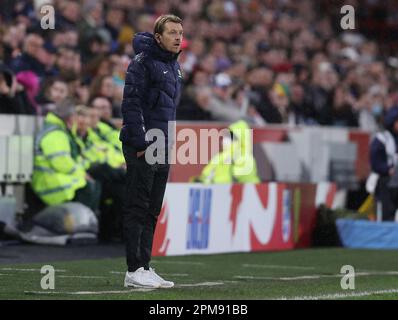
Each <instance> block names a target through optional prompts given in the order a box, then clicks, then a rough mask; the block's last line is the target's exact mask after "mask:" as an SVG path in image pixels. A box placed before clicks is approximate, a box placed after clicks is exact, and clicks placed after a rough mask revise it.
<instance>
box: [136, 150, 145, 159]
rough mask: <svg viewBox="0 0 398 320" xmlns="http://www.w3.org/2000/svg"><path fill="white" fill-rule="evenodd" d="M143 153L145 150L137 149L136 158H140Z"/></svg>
mask: <svg viewBox="0 0 398 320" xmlns="http://www.w3.org/2000/svg"><path fill="white" fill-rule="evenodd" d="M144 153H145V150H144V151H138V152H137V158H140V157H141V156H142V155H143V154H144Z"/></svg>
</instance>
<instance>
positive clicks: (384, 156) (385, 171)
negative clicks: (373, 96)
mask: <svg viewBox="0 0 398 320" xmlns="http://www.w3.org/2000/svg"><path fill="white" fill-rule="evenodd" d="M384 123H385V130H384V131H382V132H379V133H377V134H376V136H375V137H374V139H373V141H372V143H371V146H370V165H371V169H372V172H373V173H372V175H371V177H372V178H370V177H369V179H376V181H377V183H376V184H375V183H374V181H373V183H371V184H373V185H376V186H375V189H373V188H370V189H372V190H369V191H371V192H374V194H375V197H376V200H377V201H379V202H380V203H381V207H382V216H383V220H390V221H391V220H394V218H395V211H396V210H397V209H398V178H397V172H396V170H397V150H398V149H397V140H398V107H393V108H391V109H390V110H389V111H388V112H387V114H386V117H385V122H384ZM369 181H370V180H369Z"/></svg>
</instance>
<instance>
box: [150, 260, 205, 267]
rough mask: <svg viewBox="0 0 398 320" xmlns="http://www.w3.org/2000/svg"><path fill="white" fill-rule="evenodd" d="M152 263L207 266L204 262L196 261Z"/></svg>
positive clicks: (155, 261)
mask: <svg viewBox="0 0 398 320" xmlns="http://www.w3.org/2000/svg"><path fill="white" fill-rule="evenodd" d="M151 262H152V263H160V264H163V263H164V264H187V265H194V266H203V265H205V264H204V263H203V262H196V261H159V260H153V261H151Z"/></svg>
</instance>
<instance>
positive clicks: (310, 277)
mask: <svg viewBox="0 0 398 320" xmlns="http://www.w3.org/2000/svg"><path fill="white" fill-rule="evenodd" d="M396 275H398V271H385V272H382V271H381V272H356V273H355V275H349V274H312V275H304V276H294V277H262V276H242V275H236V276H234V278H236V279H248V280H281V281H295V280H313V279H321V278H340V277H343V276H345V277H358V276H359V277H363V276H396Z"/></svg>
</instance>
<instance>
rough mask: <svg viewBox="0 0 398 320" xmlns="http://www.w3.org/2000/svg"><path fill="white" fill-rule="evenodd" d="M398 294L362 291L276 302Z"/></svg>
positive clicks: (386, 291)
mask: <svg viewBox="0 0 398 320" xmlns="http://www.w3.org/2000/svg"><path fill="white" fill-rule="evenodd" d="M389 293H398V289H389V290H375V291H362V292H352V293H330V294H325V295H320V296H296V297H291V298H290V297H280V298H276V300H326V299H343V298H355V297H366V296H371V295H380V294H389Z"/></svg>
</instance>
